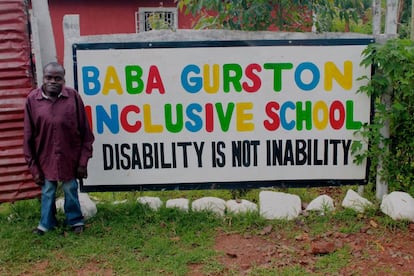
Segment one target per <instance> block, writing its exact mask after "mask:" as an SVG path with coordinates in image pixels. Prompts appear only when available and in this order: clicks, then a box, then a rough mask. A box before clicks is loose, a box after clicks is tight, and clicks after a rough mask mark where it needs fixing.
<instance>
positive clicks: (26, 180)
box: [0, 0, 40, 202]
mask: <svg viewBox="0 0 414 276" xmlns="http://www.w3.org/2000/svg"><path fill="white" fill-rule="evenodd" d="M26 12H27V7H26V6H25V4H24V1H23V0H2V1H1V3H0V202H13V201H17V200H20V199H27V198H33V197H36V196H39V195H40V189H39V187H38V186H36V185H35V184H34V182H33V179H32V176H31V174H30V172H29V170H28V168H27V165H26V162H25V160H24V155H23V117H24V104H25V101H26V96H27V94H28V93H29V91H30V90H31V89H32V88H33V85H34V83H33V76H32V69H31V57H30V53H31V50H30V39H29V29H28V17H27V13H26Z"/></svg>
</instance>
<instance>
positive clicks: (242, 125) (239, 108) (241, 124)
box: [236, 103, 254, 131]
mask: <svg viewBox="0 0 414 276" xmlns="http://www.w3.org/2000/svg"><path fill="white" fill-rule="evenodd" d="M252 109H253V103H237V104H236V114H237V121H236V122H237V123H236V129H237V131H253V130H254V124H253V123H249V122H248V121H251V120H253V114H252V113H245V111H246V110H252Z"/></svg>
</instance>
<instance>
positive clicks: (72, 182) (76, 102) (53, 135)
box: [23, 62, 94, 235]
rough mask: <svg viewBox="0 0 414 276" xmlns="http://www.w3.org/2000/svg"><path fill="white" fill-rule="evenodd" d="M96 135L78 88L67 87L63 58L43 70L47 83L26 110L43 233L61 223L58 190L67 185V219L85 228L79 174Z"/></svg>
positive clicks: (39, 231)
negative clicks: (79, 195) (57, 204)
mask: <svg viewBox="0 0 414 276" xmlns="http://www.w3.org/2000/svg"><path fill="white" fill-rule="evenodd" d="M93 141H94V136H93V133H92V131H91V129H90V126H89V123H88V121H87V119H86V114H85V108H84V104H83V102H82V99H81V98H80V96H79V94H78V92H77V91H76V90H74V89H72V88H69V87H67V86H65V69H64V68H63V66H62V65H60V64H59V63H57V62H51V63H49V64H47V65H46V66H45V67H44V68H43V84H42V87H40V88H36V89H34V90H32V91H31V92H30V94H29V95H28V96H27V99H26V106H25V114H24V145H23V149H24V154H25V159H26V162H27V164H28V166H29V169H30V172H31V173H32V175H33V179H34V182H35V183H36V184H37V185H39V186H41V189H42V199H41V210H40V222H39V225H38V226H37V228H35V229H34V230H33V233H34V234H38V235H43V234H44V233H45V232H47V231H49V230H53V229H54V228H55V227H56V226H57V220H56V205H55V201H56V190H57V186H58V183H59V184H61V185H62V189H63V192H64V196H65V204H64V211H65V215H66V223H67V225H69V226H70V227H71V229H72V230H73V231H74V232H75V233H81V232H83V230H84V221H83V216H82V212H81V208H80V203H79V197H78V182H77V180H76V179H77V178H79V179H82V178H86V177H87V175H88V173H87V165H88V160H89V159H90V158H91V157H92V143H93Z"/></svg>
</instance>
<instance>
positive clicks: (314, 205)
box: [306, 195, 335, 213]
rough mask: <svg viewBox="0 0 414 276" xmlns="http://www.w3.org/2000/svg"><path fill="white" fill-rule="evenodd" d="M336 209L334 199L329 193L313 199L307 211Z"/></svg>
mask: <svg viewBox="0 0 414 276" xmlns="http://www.w3.org/2000/svg"><path fill="white" fill-rule="evenodd" d="M334 209H335V205H334V201H333V199H332V198H331V197H330V196H328V195H320V196H318V197H317V198H315V199H314V200H312V201H311V202H310V203H309V205H308V207H306V211H320V212H322V213H324V212H326V211H328V212H329V211H332V210H334Z"/></svg>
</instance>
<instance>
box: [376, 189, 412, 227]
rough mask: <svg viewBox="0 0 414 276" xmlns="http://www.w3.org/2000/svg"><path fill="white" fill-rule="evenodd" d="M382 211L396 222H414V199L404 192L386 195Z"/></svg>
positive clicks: (383, 199) (382, 203)
mask: <svg viewBox="0 0 414 276" xmlns="http://www.w3.org/2000/svg"><path fill="white" fill-rule="evenodd" d="M380 208H381V211H382V212H383V213H384V214H386V215H388V216H390V217H391V218H392V219H394V220H410V221H412V222H414V199H413V198H412V197H411V195H409V194H407V193H404V192H392V193H390V194H388V195H384V196H383V198H382V202H381V206H380Z"/></svg>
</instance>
